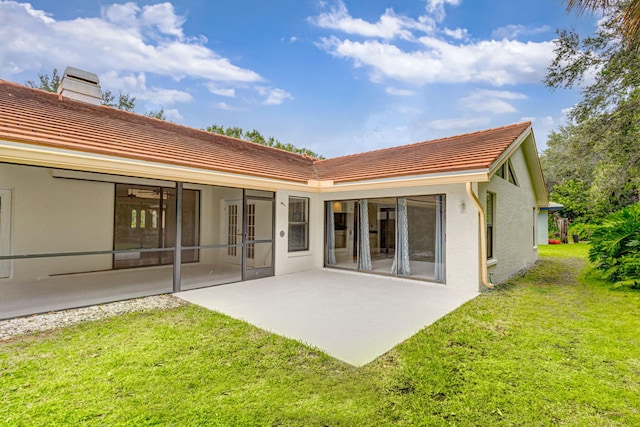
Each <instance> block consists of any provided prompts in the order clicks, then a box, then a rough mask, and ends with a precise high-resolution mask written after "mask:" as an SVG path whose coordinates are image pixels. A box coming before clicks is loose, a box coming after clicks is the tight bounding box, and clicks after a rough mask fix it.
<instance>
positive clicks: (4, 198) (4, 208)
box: [0, 189, 11, 278]
mask: <svg viewBox="0 0 640 427" xmlns="http://www.w3.org/2000/svg"><path fill="white" fill-rule="evenodd" d="M0 255H5V256H6V255H11V190H8V189H0ZM6 277H11V261H9V260H0V278H6Z"/></svg>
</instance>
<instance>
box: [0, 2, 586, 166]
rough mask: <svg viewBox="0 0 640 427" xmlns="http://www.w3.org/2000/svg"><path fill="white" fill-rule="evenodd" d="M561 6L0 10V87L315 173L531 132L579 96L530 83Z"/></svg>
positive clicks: (581, 25)
mask: <svg viewBox="0 0 640 427" xmlns="http://www.w3.org/2000/svg"><path fill="white" fill-rule="evenodd" d="M596 25H597V16H592V15H589V14H583V15H580V16H577V15H575V14H574V13H567V12H566V10H565V3H564V2H563V1H562V0H536V1H519V0H397V1H390V0H384V1H383V0H274V1H268V0H233V1H229V0H225V1H221V0H206V1H205V0H202V1H193V0H190V1H186V0H173V1H171V2H157V1H131V2H113V1H109V0H56V1H51V0H42V1H31V2H30V3H23V2H20V1H6V0H0V39H1V40H3V43H1V44H0V79H4V80H9V81H13V82H17V83H22V84H24V83H25V82H26V81H27V80H35V81H37V78H38V74H39V73H41V74H46V73H51V71H52V70H53V69H54V68H56V69H57V70H58V71H59V72H62V71H63V70H64V68H65V67H66V66H73V67H76V68H80V69H83V70H86V71H91V72H94V73H96V74H97V75H98V76H99V78H100V84H101V87H102V89H103V90H110V91H112V92H113V93H116V94H117V93H118V92H119V91H121V92H123V93H128V94H130V95H131V96H135V98H136V112H139V113H142V114H144V113H145V112H148V111H157V110H159V109H161V108H162V109H164V112H165V116H166V117H167V119H168V120H170V121H172V122H175V123H179V124H183V125H186V126H190V127H194V128H199V129H204V128H206V127H207V126H211V125H213V124H216V125H220V126H224V127H235V126H238V127H241V128H243V129H244V130H246V131H249V130H252V129H256V130H258V131H259V132H261V133H262V134H263V135H264V136H266V137H268V136H273V137H275V138H276V139H278V140H280V141H281V142H283V143H291V144H294V145H296V146H298V147H306V148H309V149H311V150H313V151H315V152H316V153H319V154H321V155H323V156H325V157H327V158H330V157H336V156H341V155H347V154H352V153H358V152H364V151H369V150H374V149H379V148H385V147H391V146H397V145H403V144H409V143H414V142H419V141H425V140H429V139H435V138H441V137H446V136H452V135H458V134H462V133H467V132H474V131H478V130H483V129H489V128H493V127H499V126H505V125H509V124H512V123H518V122H522V121H531V122H532V123H533V130H534V135H535V138H536V143H537V146H538V150H539V151H542V150H544V148H545V146H546V140H547V136H548V134H549V132H550V131H552V130H554V129H558V127H559V126H561V125H562V124H563V123H564V120H565V116H566V112H567V111H568V109H569V108H571V106H572V105H574V104H575V103H576V102H577V101H578V100H579V99H580V91H579V90H578V89H572V90H564V89H562V90H555V91H551V90H550V89H548V88H546V87H545V86H544V85H543V84H542V80H543V78H544V75H545V70H546V68H547V66H548V65H549V63H550V61H551V60H552V59H553V58H554V52H553V50H554V44H553V40H554V39H555V38H556V30H557V29H561V28H566V29H575V30H576V31H577V32H578V33H580V34H583V35H588V34H592V33H593V32H594V30H595V28H596Z"/></svg>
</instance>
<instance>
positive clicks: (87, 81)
mask: <svg viewBox="0 0 640 427" xmlns="http://www.w3.org/2000/svg"><path fill="white" fill-rule="evenodd" d="M58 94H60V95H61V96H62V97H64V98H69V99H75V100H76V101H82V102H86V103H88V104H93V105H100V103H101V102H102V89H100V79H98V76H97V75H96V74H93V73H90V72H88V71H83V70H79V69H77V68H73V67H67V68H66V69H65V70H64V74H63V75H62V79H61V80H60V86H59V87H58Z"/></svg>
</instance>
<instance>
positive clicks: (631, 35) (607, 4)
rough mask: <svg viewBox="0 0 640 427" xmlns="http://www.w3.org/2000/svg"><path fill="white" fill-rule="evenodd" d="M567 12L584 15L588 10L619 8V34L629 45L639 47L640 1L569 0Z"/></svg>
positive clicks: (617, 19)
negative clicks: (574, 11)
mask: <svg viewBox="0 0 640 427" xmlns="http://www.w3.org/2000/svg"><path fill="white" fill-rule="evenodd" d="M566 3H567V10H568V11H571V10H577V11H578V13H583V12H585V11H587V10H590V11H596V10H602V11H604V12H606V11H607V10H609V9H611V8H612V7H616V6H619V8H618V10H617V12H616V15H615V17H614V20H615V22H616V27H617V31H618V33H619V34H620V35H621V36H622V38H623V39H624V40H625V42H626V43H627V45H629V46H633V45H635V46H636V47H637V45H638V41H639V39H640V0H626V1H614V0H568V1H566Z"/></svg>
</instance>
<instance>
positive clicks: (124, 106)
mask: <svg viewBox="0 0 640 427" xmlns="http://www.w3.org/2000/svg"><path fill="white" fill-rule="evenodd" d="M114 101H115V96H114V95H113V94H112V93H111V91H110V90H105V91H103V92H102V105H106V106H107V107H114V108H117V109H119V110H124V111H133V110H134V109H135V108H136V97H135V96H131V95H129V94H128V93H122V92H119V94H118V102H114Z"/></svg>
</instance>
